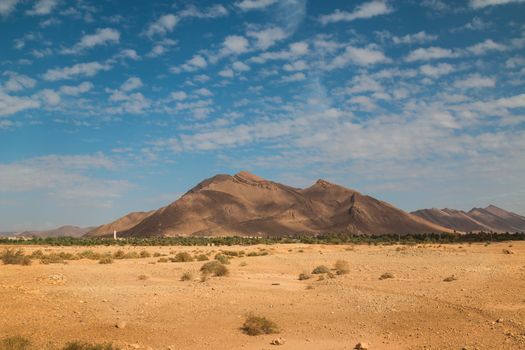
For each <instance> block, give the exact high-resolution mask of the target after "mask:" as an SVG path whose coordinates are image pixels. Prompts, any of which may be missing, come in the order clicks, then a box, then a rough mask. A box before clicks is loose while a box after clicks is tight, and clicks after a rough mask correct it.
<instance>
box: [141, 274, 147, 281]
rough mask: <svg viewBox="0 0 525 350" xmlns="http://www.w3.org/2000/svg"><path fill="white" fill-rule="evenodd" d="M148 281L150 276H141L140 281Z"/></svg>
mask: <svg viewBox="0 0 525 350" xmlns="http://www.w3.org/2000/svg"><path fill="white" fill-rule="evenodd" d="M147 279H148V276H146V275H139V281H145V280H147Z"/></svg>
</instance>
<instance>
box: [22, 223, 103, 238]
mask: <svg viewBox="0 0 525 350" xmlns="http://www.w3.org/2000/svg"><path fill="white" fill-rule="evenodd" d="M92 229H93V228H92V227H78V226H70V225H66V226H61V227H58V228H55V229H52V230H47V231H24V232H20V233H17V234H16V236H21V237H42V238H44V237H82V236H83V235H85V234H86V232H88V231H91V230H92Z"/></svg>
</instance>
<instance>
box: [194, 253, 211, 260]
mask: <svg viewBox="0 0 525 350" xmlns="http://www.w3.org/2000/svg"><path fill="white" fill-rule="evenodd" d="M195 260H197V261H207V260H210V259H209V258H208V256H207V255H205V254H199V255H197V256H196V257H195Z"/></svg>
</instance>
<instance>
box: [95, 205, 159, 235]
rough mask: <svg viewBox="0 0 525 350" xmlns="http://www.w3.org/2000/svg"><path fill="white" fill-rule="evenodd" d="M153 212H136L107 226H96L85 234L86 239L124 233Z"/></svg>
mask: <svg viewBox="0 0 525 350" xmlns="http://www.w3.org/2000/svg"><path fill="white" fill-rule="evenodd" d="M153 212H154V211H148V212H144V211H137V212H133V213H129V214H127V215H125V216H123V217H121V218H118V219H117V220H115V221H113V222H110V223H109V224H105V225H101V226H98V227H96V228H94V229H91V230H90V231H89V232H87V233H86V234H85V236H86V237H96V236H105V235H113V231H114V230H115V231H117V232H122V231H126V230H128V229H130V228H132V227H133V226H135V225H136V224H138V223H139V222H141V221H142V220H144V219H145V218H147V217H148V216H149V215H151V214H152V213H153Z"/></svg>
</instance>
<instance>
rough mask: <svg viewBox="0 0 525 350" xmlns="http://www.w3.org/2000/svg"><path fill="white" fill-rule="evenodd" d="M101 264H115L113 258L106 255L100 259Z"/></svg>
mask: <svg viewBox="0 0 525 350" xmlns="http://www.w3.org/2000/svg"><path fill="white" fill-rule="evenodd" d="M98 263H99V264H113V258H112V257H110V256H104V257H102V258H100V260H99V261H98Z"/></svg>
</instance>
